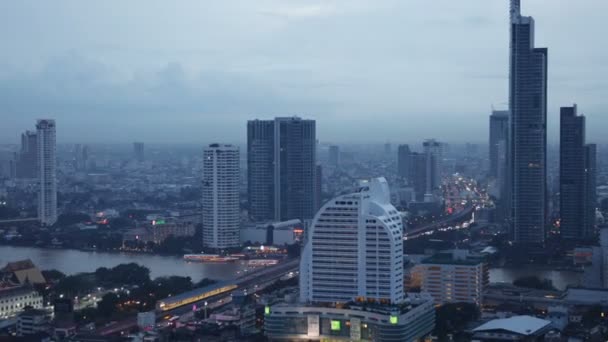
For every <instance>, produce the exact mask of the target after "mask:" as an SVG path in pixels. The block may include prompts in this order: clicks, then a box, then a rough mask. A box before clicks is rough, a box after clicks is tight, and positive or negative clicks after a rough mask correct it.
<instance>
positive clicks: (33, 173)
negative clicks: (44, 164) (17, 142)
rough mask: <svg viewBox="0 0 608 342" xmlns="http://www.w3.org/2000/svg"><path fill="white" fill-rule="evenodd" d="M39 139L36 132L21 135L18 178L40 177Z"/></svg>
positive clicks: (26, 132)
mask: <svg viewBox="0 0 608 342" xmlns="http://www.w3.org/2000/svg"><path fill="white" fill-rule="evenodd" d="M37 146H38V137H37V136H36V132H31V131H25V133H23V134H21V150H20V151H19V156H18V158H17V165H16V168H17V170H16V171H17V178H37V177H38V147H37Z"/></svg>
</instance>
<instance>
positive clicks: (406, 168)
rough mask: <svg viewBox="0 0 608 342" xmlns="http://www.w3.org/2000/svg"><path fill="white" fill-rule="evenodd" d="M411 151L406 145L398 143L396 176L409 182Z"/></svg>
mask: <svg viewBox="0 0 608 342" xmlns="http://www.w3.org/2000/svg"><path fill="white" fill-rule="evenodd" d="M411 153H412V152H411V151H410V147H409V146H408V145H399V147H398V148H397V176H398V177H399V178H401V179H402V180H408V181H410V182H411V180H410V179H409V176H410V167H411V160H410V159H411V158H410V155H411Z"/></svg>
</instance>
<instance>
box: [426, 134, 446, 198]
mask: <svg viewBox="0 0 608 342" xmlns="http://www.w3.org/2000/svg"><path fill="white" fill-rule="evenodd" d="M422 146H423V147H424V153H425V154H426V156H427V168H426V172H427V180H426V182H427V189H426V192H427V193H429V194H430V193H432V191H433V190H434V189H436V188H438V187H439V186H440V185H441V172H442V170H443V144H442V143H440V142H438V141H436V140H435V139H428V140H425V141H424V142H423V143H422Z"/></svg>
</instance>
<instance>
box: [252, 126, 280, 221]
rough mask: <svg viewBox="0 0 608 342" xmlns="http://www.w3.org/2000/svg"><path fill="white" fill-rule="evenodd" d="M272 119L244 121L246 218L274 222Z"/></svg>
mask: <svg viewBox="0 0 608 342" xmlns="http://www.w3.org/2000/svg"><path fill="white" fill-rule="evenodd" d="M274 141H275V139H274V120H252V121H248V122H247V195H248V202H249V217H250V218H251V219H252V220H254V221H267V220H273V219H274V206H275V204H274V200H275V193H274V171H275V165H274V147H275V144H274Z"/></svg>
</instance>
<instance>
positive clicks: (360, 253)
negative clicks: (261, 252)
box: [300, 178, 404, 304]
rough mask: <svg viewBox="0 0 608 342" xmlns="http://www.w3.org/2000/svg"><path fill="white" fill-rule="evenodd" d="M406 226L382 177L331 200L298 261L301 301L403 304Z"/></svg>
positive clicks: (313, 225) (320, 214)
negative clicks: (359, 301) (391, 200)
mask: <svg viewBox="0 0 608 342" xmlns="http://www.w3.org/2000/svg"><path fill="white" fill-rule="evenodd" d="M402 235H403V227H402V224H401V216H400V215H399V212H398V211H397V210H396V209H395V207H393V206H392V205H391V203H390V191H389V187H388V183H387V182H386V179H384V178H375V179H372V180H370V181H364V182H361V183H360V184H359V187H358V188H357V190H356V191H355V192H353V193H351V194H348V195H342V196H339V197H336V198H334V199H332V200H330V201H329V202H327V203H326V204H325V205H324V206H323V208H321V210H320V211H319V212H318V213H317V215H316V216H315V218H314V220H313V222H312V225H311V228H310V232H309V238H308V242H307V243H306V246H305V247H304V250H303V254H302V259H301V261H300V299H301V301H302V302H316V303H323V302H325V303H335V302H342V303H344V302H350V301H354V300H355V299H357V298H366V299H368V300H374V301H376V302H386V303H391V304H398V303H401V302H402V301H403V299H404V291H403V241H402Z"/></svg>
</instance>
